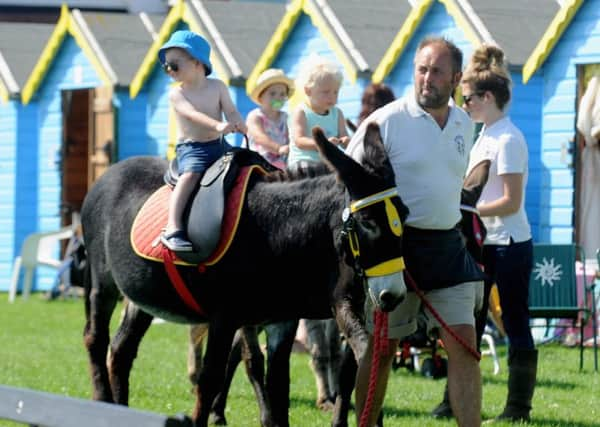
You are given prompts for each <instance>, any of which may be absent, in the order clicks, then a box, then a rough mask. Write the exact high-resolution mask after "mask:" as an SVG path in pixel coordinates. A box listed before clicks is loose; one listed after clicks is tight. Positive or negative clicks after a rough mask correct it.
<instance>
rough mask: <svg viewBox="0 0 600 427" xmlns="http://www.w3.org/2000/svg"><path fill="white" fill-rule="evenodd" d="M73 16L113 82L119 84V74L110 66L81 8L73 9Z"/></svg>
mask: <svg viewBox="0 0 600 427" xmlns="http://www.w3.org/2000/svg"><path fill="white" fill-rule="evenodd" d="M71 16H72V17H73V19H75V21H76V22H77V25H79V28H80V29H81V32H82V33H83V35H84V37H85V38H86V40H87V41H88V43H89V44H90V46H91V48H92V49H93V50H94V52H95V53H96V55H97V56H98V60H99V61H100V63H101V64H102V67H104V69H105V70H106V74H107V75H108V77H109V78H110V80H111V81H112V82H113V84H117V83H118V79H117V74H116V73H115V71H114V70H113V69H112V67H111V66H110V62H108V59H107V58H106V56H105V55H104V52H103V51H102V49H101V48H100V45H99V44H98V41H97V40H96V38H95V37H94V35H93V34H92V32H91V31H90V28H89V27H88V25H87V23H86V22H85V19H84V18H83V15H82V14H81V11H80V10H79V9H73V10H72V11H71Z"/></svg>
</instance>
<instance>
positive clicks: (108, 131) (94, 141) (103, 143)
mask: <svg viewBox="0 0 600 427" xmlns="http://www.w3.org/2000/svg"><path fill="white" fill-rule="evenodd" d="M91 93H92V96H91V108H90V113H91V117H90V123H91V126H90V129H89V131H90V138H89V153H90V156H89V167H88V188H89V187H91V185H92V184H93V183H94V181H96V180H97V179H98V178H99V177H100V176H101V175H102V174H103V173H104V171H105V170H106V169H107V168H108V166H110V164H111V162H112V160H113V159H114V157H115V156H114V154H115V150H116V147H115V119H114V108H113V103H112V95H113V91H112V88H111V87H98V88H95V89H92V91H91Z"/></svg>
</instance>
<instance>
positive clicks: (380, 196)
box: [343, 187, 405, 277]
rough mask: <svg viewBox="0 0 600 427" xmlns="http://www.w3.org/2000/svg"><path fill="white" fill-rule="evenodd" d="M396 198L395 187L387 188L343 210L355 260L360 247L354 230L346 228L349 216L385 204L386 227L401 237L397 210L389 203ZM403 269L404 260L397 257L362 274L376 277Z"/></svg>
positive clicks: (350, 227)
mask: <svg viewBox="0 0 600 427" xmlns="http://www.w3.org/2000/svg"><path fill="white" fill-rule="evenodd" d="M397 196H398V190H397V189H396V188H395V187H394V188H389V189H387V190H385V191H381V192H379V193H375V194H372V195H370V196H368V197H365V198H364V199H360V200H356V201H355V202H352V203H351V204H350V208H349V209H348V208H346V209H345V212H344V218H343V219H344V225H345V229H346V232H347V234H348V243H349V245H350V251H351V252H352V256H353V257H354V259H355V260H357V259H358V258H359V256H360V247H359V243H358V236H357V234H356V230H354V228H353V227H352V226H347V223H348V221H349V220H350V217H351V214H353V213H355V212H358V211H359V210H361V209H364V208H366V207H368V206H371V205H373V204H375V203H379V202H383V203H384V204H385V213H386V216H387V219H388V225H389V226H390V230H391V232H392V233H393V234H394V235H396V236H398V237H400V236H402V220H401V219H400V214H399V213H398V210H397V209H396V207H395V206H394V204H393V203H392V201H391V198H392V197H397ZM404 269H405V265H404V258H403V257H398V258H393V259H390V260H387V261H384V262H382V263H379V264H377V265H375V266H373V267H371V268H368V269H366V270H365V271H364V272H365V275H366V276H367V277H377V276H386V275H389V274H393V273H398V272H400V271H403V270H404Z"/></svg>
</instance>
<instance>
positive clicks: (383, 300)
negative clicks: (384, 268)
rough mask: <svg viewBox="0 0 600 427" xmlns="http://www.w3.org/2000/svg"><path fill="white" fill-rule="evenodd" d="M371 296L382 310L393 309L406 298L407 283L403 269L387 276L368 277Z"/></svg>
mask: <svg viewBox="0 0 600 427" xmlns="http://www.w3.org/2000/svg"><path fill="white" fill-rule="evenodd" d="M367 283H368V286H369V298H371V302H372V303H373V305H374V306H375V308H378V309H379V310H381V311H386V312H388V311H392V310H393V309H395V308H396V306H397V305H398V304H400V303H401V302H402V301H404V298H406V283H405V282H404V274H403V272H402V271H399V272H396V273H392V274H388V275H385V276H376V277H368V278H367Z"/></svg>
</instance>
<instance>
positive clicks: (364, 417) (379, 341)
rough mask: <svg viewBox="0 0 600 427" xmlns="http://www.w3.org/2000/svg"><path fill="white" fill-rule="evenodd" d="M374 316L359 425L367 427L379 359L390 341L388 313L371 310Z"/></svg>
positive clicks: (386, 350)
mask: <svg viewBox="0 0 600 427" xmlns="http://www.w3.org/2000/svg"><path fill="white" fill-rule="evenodd" d="M373 316H374V317H375V332H374V343H373V356H372V358H371V372H370V374H369V389H368V391H367V399H366V400H365V406H364V407H363V411H362V414H360V422H359V426H360V427H367V426H368V422H369V414H370V413H371V409H372V408H373V399H374V398H375V389H376V388H377V373H378V371H379V359H380V357H381V354H386V355H387V354H388V352H389V351H390V346H389V344H390V341H389V340H388V336H387V334H388V314H387V313H384V312H383V311H381V310H375V311H374V312H373Z"/></svg>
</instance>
